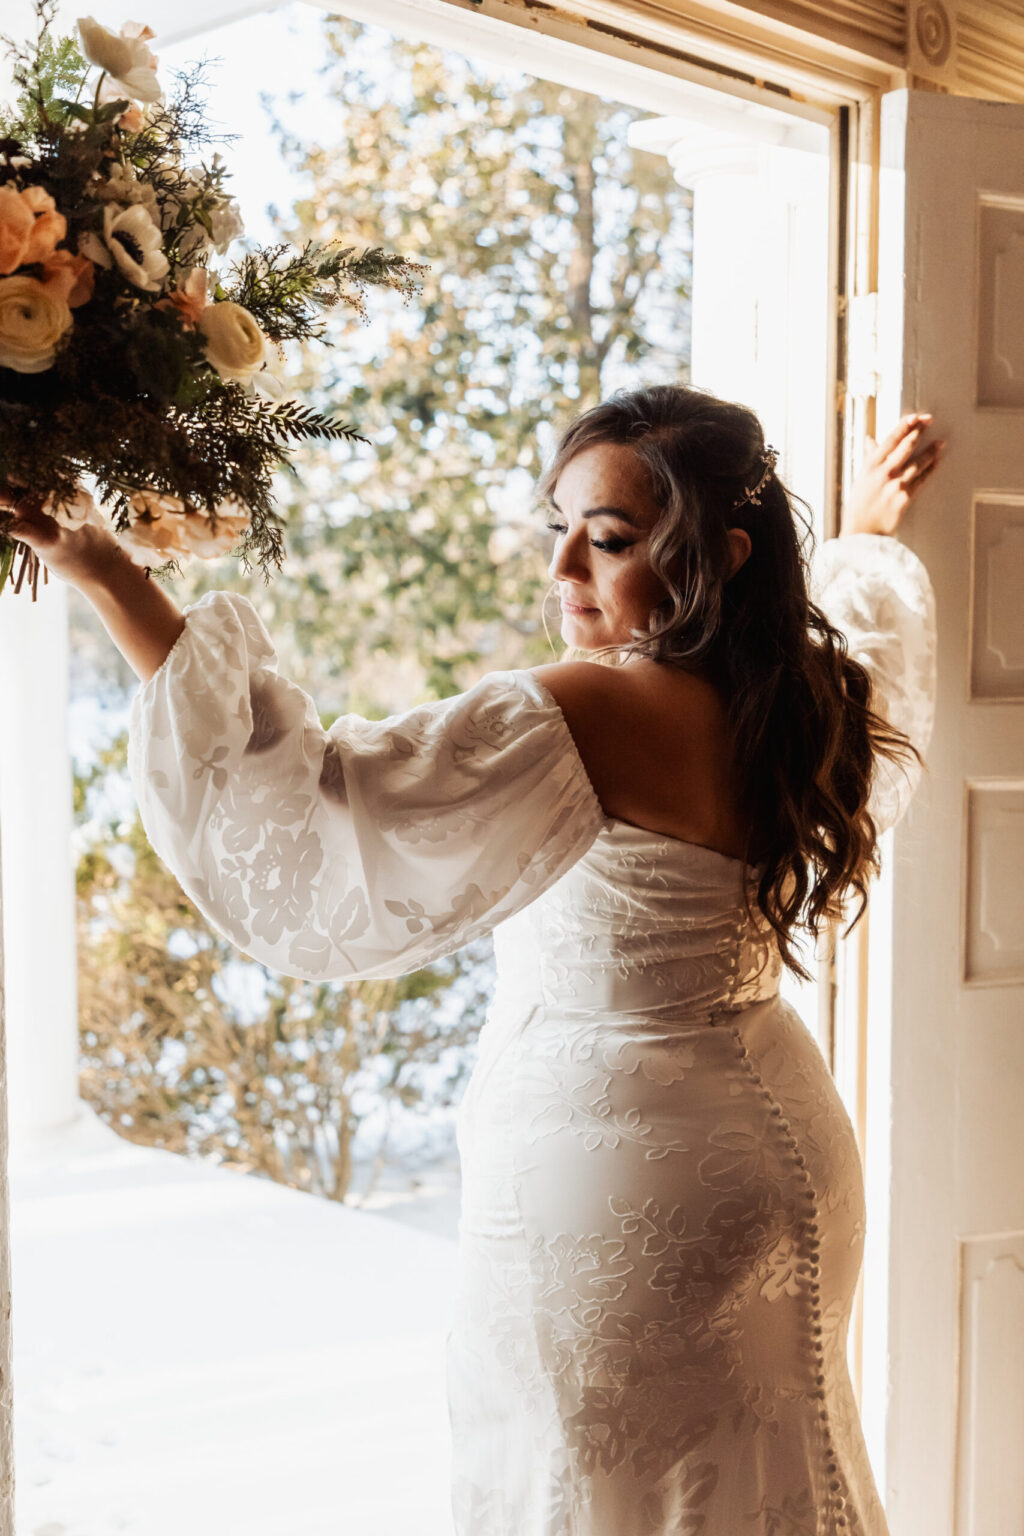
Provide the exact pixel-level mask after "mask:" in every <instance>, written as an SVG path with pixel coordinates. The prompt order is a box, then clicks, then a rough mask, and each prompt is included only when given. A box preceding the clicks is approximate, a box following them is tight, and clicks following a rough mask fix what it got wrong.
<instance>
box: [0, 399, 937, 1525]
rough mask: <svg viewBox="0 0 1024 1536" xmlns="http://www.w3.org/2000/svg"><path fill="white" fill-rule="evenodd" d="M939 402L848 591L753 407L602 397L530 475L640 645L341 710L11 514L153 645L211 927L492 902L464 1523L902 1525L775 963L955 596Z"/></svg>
mask: <svg viewBox="0 0 1024 1536" xmlns="http://www.w3.org/2000/svg"><path fill="white" fill-rule="evenodd" d="M926 422H927V418H923V417H914V418H906V419H904V421H903V422H901V424H900V426H899V427H898V428H897V429H896V431H895V432H894V433H893V434H892V436H891V437H890V438H889V439H888V440H887V441H886V442H885V443H884V444H883V445H882V446H881V448H879V449H877V450H874V451H873V453H872V454H871V457H870V462H869V466H868V469H867V471H866V474H865V476H864V477H862V480H861V482H860V483H859V487H858V490H857V492H856V494H855V496H854V497H853V499H852V501H851V504H850V507H849V508H848V512H847V516H846V518H845V520H844V526H843V533H842V536H841V537H840V538H839V539H837V540H832V541H829V542H828V543H826V544H825V545H823V546H822V548H821V549H820V550H819V551H818V554H817V557H816V566H815V572H814V577H815V583H816V590H817V593H818V599H819V602H820V604H821V607H818V606H815V605H814V604H812V603H811V602H810V601H809V598H808V594H807V587H806V580H805V569H804V566H803V563H802V558H801V551H800V547H799V543H798V539H797V533H796V528H795V525H794V518H793V512H792V507H791V505H790V501H789V498H788V496H787V493H786V491H785V489H784V487H783V485H782V484H781V482H780V481H779V479H778V477H777V476H776V474H775V473H774V463H775V455H774V450H771V449H768V448H766V446H765V443H764V438H763V435H762V432H761V428H760V425H759V423H758V421H757V419H756V417H755V416H754V415H753V413H751V412H750V411H748V410H746V409H744V408H743V407H742V406H736V405H730V404H727V403H724V402H722V401H719V400H716V399H714V398H712V397H711V396H708V395H705V394H703V393H701V392H699V391H697V390H691V389H685V388H677V387H669V386H663V387H658V388H653V389H647V390H638V391H635V392H633V393H631V394H619V395H617V396H615V397H613V398H612V399H611V400H609V401H607V402H605V403H604V404H602V405H600V406H598V407H596V408H595V409H594V410H592V411H588V412H586V413H584V415H583V416H581V417H580V418H578V420H577V421H576V422H575V423H573V424H572V426H570V428H569V429H568V431H567V432H566V434H565V435H564V436H563V438H562V440H561V443H560V445H559V448H558V450H557V453H556V455H555V459H554V462H553V464H552V466H551V469H550V470H549V472H548V473H547V474H546V476H545V478H544V481H543V482H542V486H541V491H542V493H543V494H544V495H545V496H546V497H547V498H548V499H549V503H550V508H551V514H552V523H551V526H552V527H553V531H554V534H555V552H554V556H553V560H552V566H551V575H552V577H553V579H554V581H555V582H556V583H557V586H558V590H559V593H560V596H561V601H562V611H563V618H562V634H563V637H564V639H565V640H566V641H567V642H568V644H569V645H570V646H572V647H573V648H574V650H575V651H576V652H578V653H581V654H583V655H587V656H592V657H594V658H595V659H596V660H597V661H605V662H608V660H609V658H610V659H611V660H612V662H613V663H614V662H618V663H619V664H618V665H615V664H612V665H607V664H606V665H595V664H594V660H589V661H586V660H585V661H572V660H565V661H563V662H560V663H558V664H557V665H554V666H543V667H536V668H532V669H523V670H513V671H504V672H494V673H490V674H488V675H487V676H486V677H484V678H483V679H482V680H481V681H480V682H478V683H477V684H475V685H474V686H473V687H471V688H470V689H468V690H467V691H466V692H465V693H463V694H461V695H459V696H457V697H455V698H452V699H446V700H443V701H441V702H440V703H432V704H426V705H422V706H418V707H416V708H414V709H411V710H409V711H407V712H405V713H404V714H401V715H396V716H392V717H390V718H389V719H388V720H384V721H365V720H362V719H360V718H358V717H356V716H353V715H346V716H343V717H342V718H341V719H339V720H338V721H336V722H335V724H334V725H333V726H332V727H331V728H330V730H329V731H326V732H325V731H324V730H323V729H322V728H321V726H320V724H319V721H318V717H317V713H316V709H315V707H314V705H313V703H312V701H311V700H310V699H309V698H308V697H307V696H306V695H305V694H304V693H303V692H301V691H300V690H299V689H298V688H296V687H295V686H294V685H293V684H291V683H290V682H288V681H287V680H285V679H283V678H281V677H280V676H278V674H277V671H276V657H275V653H274V649H273V646H272V644H271V641H270V639H269V637H268V635H267V633H266V630H265V629H264V627H263V625H262V623H261V621H260V619H259V618H258V616H257V614H256V612H255V609H254V608H253V607H252V605H251V603H250V602H249V601H248V600H247V599H245V598H243V597H240V596H237V595H233V594H230V593H225V592H210V593H207V594H206V595H205V596H204V597H203V598H201V599H200V601H199V602H198V603H195V604H193V605H191V606H190V607H189V608H187V609H186V610H185V613H184V615H182V614H181V613H179V612H178V610H177V609H176V607H175V605H174V604H173V602H172V601H171V599H170V598H169V597H167V596H166V594H164V593H163V592H162V591H161V590H160V589H159V588H158V587H157V586H156V585H155V584H154V583H149V582H147V581H146V580H145V578H144V576H143V575H142V573H141V572H140V571H138V570H137V569H136V568H134V567H132V566H131V565H130V563H129V562H128V560H127V557H126V556H125V555H124V552H123V551H122V550H121V549H120V547H119V546H118V545H117V543H116V541H115V540H114V539H113V538H112V536H110V535H108V534H107V533H106V532H105V531H104V530H101V529H96V528H93V527H90V526H88V525H86V526H85V527H84V528H82V529H80V530H77V531H75V532H71V531H68V530H67V529H63V528H61V527H59V526H58V525H57V523H56V522H54V521H53V519H50V518H47V517H46V516H45V515H44V514H42V513H41V512H39V511H37V510H34V509H33V508H32V506H31V505H28V506H26V504H25V503H22V504H21V507H20V508H19V513H20V515H19V520H18V521H17V523H16V524H15V525H14V531H15V532H16V533H17V534H18V536H19V537H23V538H24V539H25V541H26V542H28V543H31V544H32V547H33V548H34V549H35V550H36V551H37V553H38V554H39V555H40V556H41V557H42V559H43V560H44V561H45V562H46V563H47V565H48V566H49V568H50V569H51V570H54V571H57V572H58V573H59V574H61V575H63V576H64V577H65V578H66V579H67V580H69V581H71V582H73V583H74V584H76V585H77V586H79V587H80V589H81V590H82V591H83V592H85V593H86V595H87V596H88V597H89V598H90V599H91V601H92V602H93V603H94V605H95V606H96V608H97V610H98V612H99V613H100V615H101V617H102V618H103V619H104V621H105V623H106V625H107V628H108V629H109V630H110V633H111V634H112V636H113V638H114V639H115V641H116V642H117V643H118V645H119V646H120V647H121V649H122V651H123V652H124V654H125V656H126V657H127V658H128V660H129V662H131V663H132V665H133V666H134V668H135V670H136V671H137V672H138V674H139V676H140V678H141V679H142V686H141V687H140V689H139V690H138V692H137V694H136V696H135V699H134V701H133V706H132V718H131V735H130V766H131V772H132V776H133V781H134V784H135V787H136V792H137V795H138V799H139V805H140V809H141V812H142V816H143V821H144V824H145V826H146V829H147V832H148V833H149V836H150V839H151V841H152V842H153V845H154V847H155V848H156V849H157V851H158V852H159V853H160V854H161V856H162V857H163V858H164V859H165V861H166V862H167V863H168V865H169V866H170V867H171V868H172V869H173V870H174V872H175V873H176V875H177V876H178V878H179V879H180V881H181V883H182V885H183V887H184V889H185V890H186V891H187V893H188V894H189V896H190V897H191V898H192V900H193V901H194V902H195V903H196V905H197V906H198V907H199V908H200V909H201V910H202V911H203V912H204V913H205V914H206V916H207V917H208V918H209V920H210V921H211V923H213V924H214V926H215V927H216V928H218V929H219V930H220V931H221V932H222V933H224V934H225V935H227V936H228V937H229V938H230V939H231V940H232V941H233V942H234V943H236V944H237V945H238V946H239V947H240V948H241V949H242V950H244V951H246V952H247V953H249V954H251V955H254V956H256V957H258V958H259V959H260V960H262V961H263V962H264V963H266V964H268V965H270V966H273V967H275V968H277V969H279V970H282V971H285V972H287V973H289V974H292V975H301V976H305V977H310V978H337V977H353V976H382V975H394V974H399V973H401V972H403V971H407V970H410V969H413V968H414V967H416V966H419V965H422V964H424V963H425V962H426V961H428V960H430V959H432V958H435V957H437V956H439V955H441V954H444V953H447V952H448V951H450V950H452V949H453V948H455V947H456V946H458V945H461V944H463V943H465V942H467V941H468V940H470V939H471V938H473V937H475V936H477V935H478V934H480V933H483V932H485V931H486V930H488V929H490V928H495V950H496V955H497V960H498V985H497V990H496V994H495V997H494V1001H493V1004H492V1006H491V1008H490V1010H489V1012H488V1016H487V1021H486V1023H485V1026H484V1029H483V1031H482V1035H481V1039H480V1052H479V1057H478V1060H477V1063H476V1066H475V1068H474V1071H473V1074H472V1078H471V1081H470V1083H469V1086H468V1090H467V1092H466V1094H465V1097H464V1099H463V1101H462V1103H461V1105H460V1109H459V1120H458V1133H459V1146H460V1152H461V1156H462V1164H463V1205H462V1219H461V1223H460V1255H461V1258H460V1264H461V1268H460V1279H459V1293H458V1296H457V1299H456V1306H455V1312H454V1317H455V1322H454V1326H453V1328H452V1331H451V1333H450V1335H449V1339H448V1384H449V1401H450V1406H451V1418H452V1431H453V1445H454V1482H453V1500H454V1511H455V1525H456V1529H457V1531H458V1533H459V1536H570V1533H571V1536H683V1533H686V1536H741V1533H743V1532H748V1531H749V1532H751V1533H752V1536H761V1533H764V1536H783V1533H793V1536H796V1533H801V1536H803V1533H813V1536H836V1533H840V1532H843V1533H845V1532H856V1533H859V1536H883V1533H884V1531H885V1520H884V1516H883V1513H882V1509H881V1505H880V1503H879V1499H878V1495H877V1492H876V1489H875V1486H874V1483H873V1480H872V1476H871V1471H870V1468H869V1465H868V1461H867V1457H866V1454H865V1449H864V1443H863V1439H862V1435H861V1430H860V1426H859V1423H858V1420H857V1414H856V1408H855V1404H854V1400H853V1397H852V1394H851V1390H850V1384H849V1380H848V1376H847V1370H846V1363H845V1352H846V1333H847V1326H848V1321H849V1315H850V1308H851V1303H852V1299H853V1293H854V1287H855V1284H856V1280H857V1274H858V1270H859V1266H860V1259H861V1249H862V1241H863V1228H864V1210H863V1194H862V1182H861V1173H860V1166H859V1161H858V1155H857V1149H856V1146H855V1142H854V1138H853V1133H852V1130H851V1127H850V1125H849V1122H848V1120H847V1117H846V1115H845V1112H844V1110H843V1108H842V1105H841V1103H840V1101H839V1099H838V1096H837V1095H836V1092H835V1089H834V1087H833V1084H832V1080H831V1078H830V1076H829V1073H828V1071H827V1069H826V1066H825V1063H824V1061H823V1059H822V1057H821V1055H820V1052H819V1051H818V1049H817V1047H816V1045H815V1044H814V1042H813V1040H812V1038H811V1036H810V1034H809V1033H808V1031H807V1030H806V1028H805V1027H804V1026H803V1024H802V1023H801V1021H800V1019H799V1018H798V1017H797V1015H796V1014H795V1013H794V1012H793V1010H792V1009H791V1008H790V1007H789V1006H788V1005H787V1004H786V1003H784V1002H783V1001H781V999H780V997H779V994H778V984H779V977H780V973H781V967H782V965H783V964H788V965H790V966H791V967H792V968H793V969H794V970H798V971H799V970H800V968H801V966H800V960H799V957H798V954H797V951H796V940H797V938H798V936H799V933H798V930H799V929H800V928H801V925H802V926H803V927H804V928H805V929H806V930H807V931H809V932H812V933H813V932H815V931H816V930H817V929H819V928H822V927H823V926H825V925H827V924H829V923H831V922H832V921H833V920H834V919H836V918H837V917H838V916H839V915H840V914H841V912H842V910H843V907H844V899H845V898H846V897H847V896H848V894H849V892H850V891H851V890H852V891H854V892H861V893H863V890H864V887H865V884H866V881H867V878H868V877H869V875H870V873H871V872H872V870H873V869H874V868H875V861H876V858H877V854H876V841H877V836H878V833H879V831H880V830H881V828H882V827H883V826H885V825H888V824H890V823H891V822H892V821H893V820H895V818H896V817H897V816H898V815H899V814H900V812H901V810H902V809H903V807H904V805H905V804H906V801H907V799H908V798H909V794H910V792H911V791H912V788H913V784H914V781H915V776H916V772H917V768H918V763H919V761H920V758H919V755H918V754H919V751H921V750H923V749H924V747H925V746H926V745H927V740H928V735H929V732H930V726H931V707H932V706H931V693H932V690H931V675H932V657H933V652H934V620H933V602H932V595H931V589H930V585H929V582H928V578H927V575H926V573H925V572H924V569H923V567H922V566H921V564H920V562H919V561H918V560H917V558H916V557H915V556H914V555H913V554H912V553H911V552H910V551H909V550H908V549H907V548H905V547H904V546H902V545H900V544H898V543H896V541H895V540H893V539H892V538H890V537H887V535H889V534H891V533H892V532H893V531H894V529H895V527H896V526H897V525H898V523H899V520H900V518H901V516H902V514H903V511H904V510H905V507H906V505H907V502H908V501H909V499H910V497H911V496H912V494H913V493H914V491H915V489H916V487H917V486H919V485H920V484H921V483H923V481H924V480H925V479H926V478H927V476H928V475H929V474H930V472H931V470H932V469H933V468H934V465H935V463H936V462H937V459H938V455H939V452H940V450H941V445H933V446H932V447H930V448H923V447H922V446H921V433H922V431H923V430H924V428H925V426H926ZM826 613H827V614H828V615H829V617H826ZM834 626H835V627H834ZM841 631H845V632H846V636H847V638H848V640H849V642H850V651H851V654H850V655H847V654H845V649H846V647H845V642H844V639H843V635H842V633H841ZM608 648H610V649H608ZM855 657H856V658H857V659H854V658H855ZM876 711H877V712H876ZM901 731H905V732H906V733H907V735H906V736H904V735H901ZM908 737H909V742H908ZM913 749H917V751H914V750H913ZM496 925H497V926H496Z"/></svg>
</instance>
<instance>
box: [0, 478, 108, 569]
mask: <svg viewBox="0 0 1024 1536" xmlns="http://www.w3.org/2000/svg"><path fill="white" fill-rule="evenodd" d="M43 506H44V503H43V499H42V497H40V496H37V495H35V494H34V493H33V492H31V491H27V490H25V489H24V488H23V487H21V486H15V485H4V484H0V533H5V534H7V535H8V537H9V538H12V539H18V540H19V541H20V542H21V543H22V544H27V545H28V547H29V549H31V550H32V551H33V552H34V553H35V554H36V555H38V557H39V559H40V560H41V561H42V562H43V564H44V565H45V566H46V569H47V570H48V571H50V572H52V574H53V575H54V576H59V577H60V578H61V579H62V580H63V581H66V582H67V583H68V584H69V585H70V586H73V587H78V588H80V589H81V590H83V591H84V590H85V589H86V588H87V587H89V586H90V585H91V584H92V583H94V582H96V581H98V580H100V579H102V577H103V576H104V575H105V573H106V572H107V571H108V569H109V568H110V565H111V562H112V561H114V562H116V561H119V560H120V559H123V558H125V555H124V551H123V550H122V549H121V546H120V545H119V544H118V541H117V538H116V536H115V534H114V532H113V529H111V528H107V527H104V526H103V525H102V523H101V522H100V521H99V520H97V521H95V522H93V521H90V520H89V519H86V520H85V521H84V522H76V524H75V526H68V525H67V524H66V523H62V522H59V521H58V520H57V518H55V517H51V516H50V514H49V513H48V512H45V511H44V510H43ZM10 514H13V515H10Z"/></svg>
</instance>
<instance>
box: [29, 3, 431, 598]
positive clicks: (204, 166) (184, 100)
mask: <svg viewBox="0 0 1024 1536" xmlns="http://www.w3.org/2000/svg"><path fill="white" fill-rule="evenodd" d="M55 13H56V0H36V16H37V20H38V35H37V39H36V42H35V45H34V46H32V47H21V46H19V45H17V44H15V43H14V42H12V41H11V40H10V39H9V38H3V39H0V42H2V45H3V47H4V49H5V51H6V52H7V55H8V57H9V58H10V59H11V61H12V64H13V72H14V79H15V84H16V88H17V91H18V96H17V99H16V101H15V103H14V106H13V108H11V109H9V110H4V109H2V108H0V484H6V485H7V486H8V487H25V488H26V494H31V495H33V496H35V497H38V498H41V500H42V505H43V507H44V509H45V510H46V511H47V512H49V513H50V514H51V515H52V516H54V517H57V518H58V519H60V520H63V521H65V522H66V523H68V524H69V525H71V526H74V525H75V524H77V523H81V522H82V521H84V520H85V519H92V520H99V521H102V522H103V523H105V524H107V525H108V526H112V528H113V531H114V532H115V534H116V535H117V536H118V537H119V538H120V539H121V541H122V542H123V543H124V545H125V547H126V548H127V550H128V552H129V554H131V555H132V557H133V558H134V559H136V560H138V561H139V562H140V563H142V564H144V565H146V567H147V570H149V569H150V568H151V566H152V564H153V563H154V562H156V563H157V564H158V565H160V566H161V570H174V569H176V568H177V564H178V562H179V561H180V560H182V559H188V558H190V556H191V555H197V556H199V557H207V558H209V557H212V556H215V555H219V554H223V553H225V552H227V551H228V550H231V549H234V548H235V547H236V546H237V553H239V554H240V556H241V558H242V559H243V561H244V562H245V568H246V570H248V569H249V568H250V565H249V562H250V557H255V560H256V561H257V563H258V564H259V566H260V569H261V570H262V571H263V574H264V578H265V579H269V568H270V566H271V564H274V565H276V567H277V568H278V569H280V566H281V564H282V556H283V552H284V547H283V541H282V537H281V519H280V518H279V517H278V516H277V514H276V513H275V512H274V509H273V505H272V501H271V494H270V493H271V483H272V477H273V474H274V471H275V469H277V468H278V467H279V466H280V465H281V464H282V463H286V462H287V456H288V453H289V451H290V449H291V447H292V445H294V444H295V443H296V442H298V441H300V440H302V439H304V438H309V437H314V436H320V437H328V438H334V439H349V440H351V439H358V440H359V441H362V442H365V441H366V439H365V438H361V437H360V434H359V433H358V432H357V431H356V430H355V427H354V426H352V425H351V424H346V423H342V422H339V421H337V420H336V419H335V418H334V417H333V416H332V415H326V414H324V413H321V412H318V411H316V410H313V409H310V408H309V407H306V406H303V405H300V404H299V403H297V402H296V401H294V400H290V399H287V398H285V397H284V390H283V387H282V385H281V383H280V381H279V380H278V379H277V377H276V375H275V374H274V372H273V369H272V364H273V362H274V360H275V357H277V358H282V359H283V352H282V350H281V348H282V344H283V343H284V342H286V341H290V340H304V339H308V338H317V339H322V338H323V337H324V335H325V331H326V327H325V324H324V321H323V319H322V318H321V313H322V311H325V310H326V309H328V308H330V307H331V306H332V305H334V304H336V303H337V302H338V301H339V299H340V300H344V301H345V302H346V303H347V304H349V305H350V306H351V307H352V308H353V309H354V310H355V312H356V313H357V314H358V316H359V317H360V319H365V318H366V311H365V303H364V295H365V292H366V289H367V287H368V286H377V287H384V288H393V289H395V290H397V291H398V292H400V293H401V294H402V297H403V300H404V301H405V302H408V299H409V297H410V296H411V295H412V294H413V293H415V292H416V291H417V290H418V288H419V274H420V273H422V272H423V271H424V270H425V268H424V266H423V265H422V264H420V263H416V262H410V261H407V260H406V259H405V258H403V257H400V256H396V255H393V254H388V253H387V252H385V251H383V250H381V249H379V248H377V247H369V248H367V247H365V246H364V247H357V246H355V245H353V246H345V245H339V244H331V245H322V244H317V243H315V242H308V243H307V244H305V245H304V246H303V247H302V248H301V249H298V248H294V247H289V246H287V245H275V246H271V247H265V248H264V247H247V248H245V249H244V250H243V253H242V254H241V255H240V256H239V257H238V259H237V260H235V261H234V262H233V263H232V264H230V265H227V266H225V265H223V264H222V263H221V262H220V260H219V259H220V258H223V257H224V256H225V254H226V252H227V250H228V248H229V246H230V245H231V244H232V242H233V241H235V240H236V239H238V237H239V236H241V235H242V234H243V233H244V230H243V225H242V220H241V217H240V214H239V210H238V206H237V203H236V202H235V200H234V199H233V198H232V197H231V196H230V195H229V193H228V191H227V190H226V187H225V181H226V179H227V175H228V172H227V169H226V166H225V163H224V160H223V158H222V157H221V155H220V154H219V153H214V154H212V155H210V156H208V157H206V158H203V154H202V152H203V151H204V150H206V148H207V146H208V145H209V144H210V143H211V142H213V135H211V134H210V132H209V130H208V128H207V126H206V122H205V117H204V112H203V102H202V100H201V88H202V86H203V85H204V78H203V73H204V66H202V65H198V66H193V68H192V69H191V70H190V71H188V72H179V73H177V74H176V75H175V80H176V90H175V92H174V94H173V97H172V99H170V100H166V99H165V96H164V92H163V90H162V88H161V85H160V82H159V80H158V77H157V73H156V66H157V60H156V59H155V57H154V56H153V54H152V52H151V50H150V48H149V42H150V40H151V38H152V36H153V34H152V32H151V31H150V30H149V28H147V27H145V26H141V25H139V24H137V23H132V22H129V23H127V24H126V25H125V26H123V27H122V28H121V31H120V34H116V33H113V32H111V31H109V30H108V29H107V28H105V27H103V26H100V25H99V23H97V22H96V21H94V20H93V19H92V18H91V17H85V18H83V19H82V20H80V21H79V23H78V38H77V39H76V38H74V37H60V38H58V37H56V36H54V33H53V22H54V16H55ZM223 139H224V136H221V142H223ZM193 156H194V157H195V158H194V159H193V158H192V157H193ZM90 486H91V489H90V488H89V487H90ZM100 508H103V509H104V510H103V511H101V510H100ZM12 517H13V514H6V515H5V514H4V513H3V512H2V511H0V591H2V590H3V588H4V585H5V584H6V583H7V582H8V578H9V577H11V576H12V571H13V569H14V563H15V560H16V558H17V557H18V555H19V553H20V556H21V560H20V566H19V569H18V571H17V572H16V573H14V576H13V579H12V580H11V582H10V588H11V590H13V591H18V590H20V588H21V586H22V584H23V582H24V581H26V580H27V581H28V583H29V586H30V588H31V590H32V595H33V597H35V593H36V581H37V578H38V574H39V561H38V558H37V557H36V555H35V554H34V552H33V551H32V550H30V549H29V548H28V547H27V546H26V545H24V544H20V543H18V541H17V540H16V539H13V538H8V537H6V536H5V535H4V531H3V529H4V525H5V523H9V522H10V521H11V519H12Z"/></svg>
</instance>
